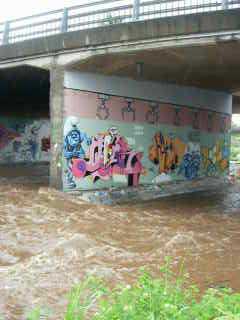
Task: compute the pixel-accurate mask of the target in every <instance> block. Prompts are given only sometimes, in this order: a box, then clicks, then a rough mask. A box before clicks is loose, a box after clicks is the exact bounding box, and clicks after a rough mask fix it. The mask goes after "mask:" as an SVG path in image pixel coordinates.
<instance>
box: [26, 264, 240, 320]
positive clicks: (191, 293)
mask: <svg viewBox="0 0 240 320" xmlns="http://www.w3.org/2000/svg"><path fill="white" fill-rule="evenodd" d="M161 273H162V276H161V277H160V278H154V277H153V276H152V275H151V274H150V273H148V272H146V271H143V270H142V271H141V272H140V276H139V278H138V280H137V281H136V282H135V283H134V284H133V285H132V286H130V285H128V286H126V285H122V286H118V287H116V288H115V289H113V290H109V289H108V288H107V287H106V286H105V285H104V284H103V282H102V281H100V280H97V279H94V278H89V279H87V280H86V281H84V282H83V283H82V284H80V285H78V286H76V287H74V288H73V289H72V291H71V292H70V294H69V304H68V307H67V311H66V314H65V316H64V317H63V319H64V320H86V319H91V320H240V294H239V293H234V292H233V291H232V290H230V289H227V288H222V289H213V288H210V289H208V290H207V291H206V292H205V293H204V294H203V295H202V297H200V296H199V290H198V289H197V288H196V287H195V286H189V285H187V281H186V279H187V275H186V274H184V273H183V272H180V275H179V276H178V277H175V276H174V273H173V272H172V271H171V269H170V267H169V261H168V262H167V263H166V265H165V266H164V267H162V268H161ZM96 305H97V309H96ZM28 320H40V315H39V318H36V317H35V318H28Z"/></svg>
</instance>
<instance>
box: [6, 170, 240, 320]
mask: <svg viewBox="0 0 240 320" xmlns="http://www.w3.org/2000/svg"><path fill="white" fill-rule="evenodd" d="M166 255H168V256H171V257H172V264H173V266H174V268H175V269H176V270H177V268H178V267H177V266H178V265H179V263H181V262H182V261H183V260H184V263H185V267H186V269H187V270H188V272H189V277H190V279H191V281H193V282H195V283H197V284H198V285H199V286H200V288H202V289H204V288H207V287H210V286H219V285H228V286H231V287H232V288H233V289H236V290H240V186H239V185H238V184H233V185H232V186H230V187H227V188H226V189H225V190H221V191H216V192H211V193H209V192H201V193H196V194H189V195H184V196H174V197H169V198H165V199H160V200H158V201H153V202H144V203H132V204H124V205H118V206H113V207H108V206H102V205H98V206H95V205H92V204H89V203H85V202H83V201H81V200H80V199H78V198H77V197H74V196H71V195H67V194H63V193H61V192H58V191H55V190H53V189H50V188H48V186H47V180H46V179H45V180H44V179H42V180H41V179H39V177H36V176H35V177H34V176H29V177H25V178H21V177H19V178H13V177H11V178H9V177H2V178H1V179H0V316H2V317H3V319H6V320H8V319H9V320H15V319H16V320H20V319H26V316H25V315H26V312H27V311H29V310H30V309H31V308H32V307H34V306H42V307H47V308H50V309H51V310H53V316H52V318H51V319H61V318H62V317H61V315H62V314H63V311H64V310H65V308H66V303H67V298H66V293H67V292H68V291H69V290H70V288H71V287H72V286H73V285H74V284H75V283H79V282H80V281H81V280H82V279H83V278H84V277H85V276H87V275H96V276H99V277H103V278H105V279H106V281H107V282H108V283H109V284H110V285H114V284H116V283H117V282H125V283H131V282H132V281H133V280H134V279H135V278H136V276H137V274H138V270H139V268H140V267H142V266H145V267H147V268H148V269H150V270H152V272H153V273H154V274H156V275H157V274H158V273H159V266H160V265H161V264H162V263H163V261H164V257H165V256H166Z"/></svg>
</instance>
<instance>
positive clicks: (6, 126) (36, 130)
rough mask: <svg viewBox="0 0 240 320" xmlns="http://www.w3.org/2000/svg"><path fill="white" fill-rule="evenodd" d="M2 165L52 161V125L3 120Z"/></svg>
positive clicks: (0, 131)
mask: <svg viewBox="0 0 240 320" xmlns="http://www.w3.org/2000/svg"><path fill="white" fill-rule="evenodd" d="M0 121H1V122H2V123H1V124H0V163H9V162H13V163H14V162H37V161H49V160H50V123H49V121H48V120H36V121H31V120H29V121H27V120H23V119H21V120H19V119H1V120H0Z"/></svg>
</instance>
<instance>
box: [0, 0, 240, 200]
mask: <svg viewBox="0 0 240 320" xmlns="http://www.w3.org/2000/svg"><path fill="white" fill-rule="evenodd" d="M0 39H1V46H0V81H1V86H0V101H1V104H2V105H3V110H4V111H3V113H2V117H3V120H2V124H1V121H0V126H1V128H2V131H3V134H2V135H1V138H0V162H1V163H6V162H13V163H15V162H19V163H22V162H33V163H39V162H42V161H50V163H51V165H50V181H51V185H52V186H54V187H57V188H60V189H64V190H66V191H78V192H79V191H81V192H82V191H86V190H88V194H89V196H88V198H89V199H93V198H96V196H99V195H100V197H103V198H104V199H108V200H109V193H110V191H109V190H117V191H111V192H113V193H112V194H111V197H112V198H113V197H115V198H117V199H122V198H123V197H121V194H124V193H127V194H128V195H130V196H131V197H133V191H132V190H134V195H135V196H136V194H137V196H139V195H140V196H141V197H142V198H144V197H145V198H148V197H151V196H152V195H153V189H154V188H155V189H154V190H157V191H156V192H154V196H156V197H157V196H158V195H159V194H161V192H162V191H160V189H161V188H158V186H159V185H161V184H162V183H163V182H164V183H165V184H164V186H165V187H164V188H165V192H163V194H169V193H178V192H182V191H192V190H193V185H194V186H195V189H204V188H205V187H206V186H210V185H211V186H213V187H214V186H216V183H217V184H219V181H220V180H219V179H221V181H222V179H223V178H224V175H225V174H226V173H227V167H228V156H229V148H230V142H229V130H230V118H231V114H232V110H233V112H236V113H238V112H239V110H240V98H239V96H240V73H239V67H240V58H239V57H240V55H239V53H240V0H232V1H224V2H222V1H219V2H218V1H217V2H213V1H209V2H208V3H206V2H205V1H198V2H196V3H195V2H189V1H179V0H177V1H169V0H168V1H159V0H156V1H155V0H153V1H145V2H141V1H137V0H136V1H135V2H134V3H133V4H132V3H129V2H127V1H119V0H118V1H99V2H96V3H92V4H87V5H81V6H76V7H72V8H68V9H63V10H57V11H54V12H50V13H47V14H43V15H37V16H33V17H27V18H24V19H19V20H14V21H9V22H6V23H4V24H2V25H0ZM49 138H50V140H51V150H50V149H49V148H50V143H49ZM1 140H2V141H1ZM100 149H101V152H100ZM121 157H122V158H121ZM120 158H121V159H120ZM170 182H174V184H171V183H170ZM176 185H177V187H176ZM126 186H128V187H129V188H127V190H129V191H123V189H125V188H126ZM132 187H134V188H132ZM96 190H97V191H96ZM102 190H105V191H104V192H103V191H102ZM136 190H137V191H136ZM161 190H162V189H161ZM90 191H91V192H90ZM114 192H115V193H114ZM121 192H122V193H121ZM113 194H114V195H113ZM125 195H126V194H125ZM125 195H124V197H125ZM108 200H107V201H108Z"/></svg>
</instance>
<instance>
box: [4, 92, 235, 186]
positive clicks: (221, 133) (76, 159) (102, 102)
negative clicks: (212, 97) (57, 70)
mask: <svg viewBox="0 0 240 320" xmlns="http://www.w3.org/2000/svg"><path fill="white" fill-rule="evenodd" d="M64 114H65V119H64V120H65V125H64V137H63V139H64V150H63V155H64V164H63V166H64V171H63V179H64V187H65V189H76V190H78V189H79V190H91V189H104V188H106V189H107V188H111V187H124V186H138V185H139V184H141V185H144V184H161V183H163V182H168V181H169V182H171V181H176V180H190V181H191V180H194V179H198V178H202V177H206V176H208V177H209V176H223V175H225V174H227V172H228V159H229V136H230V135H229V129H230V126H229V123H230V122H231V119H230V116H229V115H227V114H221V113H217V112H214V111H212V110H207V109H198V108H194V107H192V108H190V107H187V106H179V105H171V104H169V103H161V102H159V101H145V100H141V99H137V98H131V97H120V96H112V95H110V94H106V93H94V92H86V91H80V90H71V89H65V110H64ZM10 136H11V134H10ZM44 145H48V143H47V141H45V142H44Z"/></svg>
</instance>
